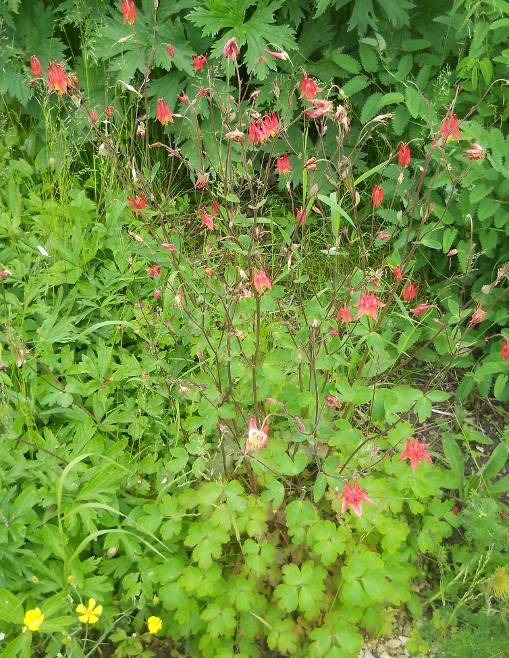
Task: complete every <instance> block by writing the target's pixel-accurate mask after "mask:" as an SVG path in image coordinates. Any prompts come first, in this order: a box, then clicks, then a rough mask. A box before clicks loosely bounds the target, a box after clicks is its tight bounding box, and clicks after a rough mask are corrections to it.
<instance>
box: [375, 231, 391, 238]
mask: <svg viewBox="0 0 509 658" xmlns="http://www.w3.org/2000/svg"><path fill="white" fill-rule="evenodd" d="M378 237H379V238H380V240H387V239H388V238H390V237H391V234H390V233H388V232H387V231H380V233H379V234H378Z"/></svg>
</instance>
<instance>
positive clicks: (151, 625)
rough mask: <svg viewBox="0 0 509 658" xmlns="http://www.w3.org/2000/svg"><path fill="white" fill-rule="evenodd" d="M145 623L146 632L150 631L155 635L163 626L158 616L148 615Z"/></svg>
mask: <svg viewBox="0 0 509 658" xmlns="http://www.w3.org/2000/svg"><path fill="white" fill-rule="evenodd" d="M147 624H148V632H149V633H152V635H155V634H156V633H157V631H160V630H161V628H162V627H163V622H162V621H161V620H160V619H159V617H149V618H148V619H147Z"/></svg>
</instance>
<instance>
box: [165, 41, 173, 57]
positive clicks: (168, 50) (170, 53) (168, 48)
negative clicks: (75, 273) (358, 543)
mask: <svg viewBox="0 0 509 658" xmlns="http://www.w3.org/2000/svg"><path fill="white" fill-rule="evenodd" d="M166 52H167V53H168V55H169V56H170V57H175V48H174V47H173V46H172V45H171V43H167V44H166Z"/></svg>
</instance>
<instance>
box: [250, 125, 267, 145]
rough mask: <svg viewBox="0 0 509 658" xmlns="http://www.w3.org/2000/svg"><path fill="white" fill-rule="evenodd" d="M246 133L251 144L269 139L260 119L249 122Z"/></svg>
mask: <svg viewBox="0 0 509 658" xmlns="http://www.w3.org/2000/svg"><path fill="white" fill-rule="evenodd" d="M247 135H248V137H249V141H250V142H251V144H264V143H265V142H266V141H267V140H268V139H269V134H268V133H267V129H266V128H265V124H264V123H263V122H260V121H252V122H251V123H250V124H249V126H248V129H247Z"/></svg>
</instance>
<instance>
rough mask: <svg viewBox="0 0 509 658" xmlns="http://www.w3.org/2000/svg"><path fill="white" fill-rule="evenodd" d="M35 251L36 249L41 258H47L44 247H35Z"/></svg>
mask: <svg viewBox="0 0 509 658" xmlns="http://www.w3.org/2000/svg"><path fill="white" fill-rule="evenodd" d="M37 249H38V251H39V253H40V254H41V256H49V254H48V252H47V251H46V249H45V248H44V247H41V245H40V244H38V245H37Z"/></svg>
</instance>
